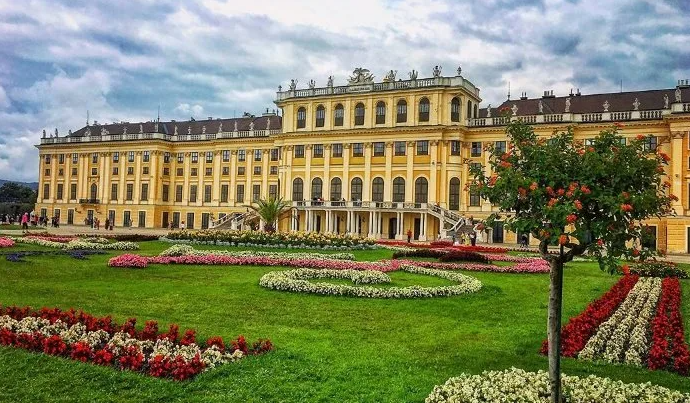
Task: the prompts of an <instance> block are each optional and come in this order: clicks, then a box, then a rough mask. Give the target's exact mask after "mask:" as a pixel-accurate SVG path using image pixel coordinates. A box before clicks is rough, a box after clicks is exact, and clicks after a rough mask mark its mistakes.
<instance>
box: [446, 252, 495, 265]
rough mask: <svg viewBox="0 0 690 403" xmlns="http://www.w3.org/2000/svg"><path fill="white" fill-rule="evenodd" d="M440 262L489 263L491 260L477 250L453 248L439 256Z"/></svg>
mask: <svg viewBox="0 0 690 403" xmlns="http://www.w3.org/2000/svg"><path fill="white" fill-rule="evenodd" d="M439 260H440V261H442V262H481V263H491V261H490V260H489V259H488V258H487V257H486V256H484V255H482V254H479V253H477V252H468V251H462V250H454V251H451V252H448V253H444V254H443V255H442V256H440V257H439Z"/></svg>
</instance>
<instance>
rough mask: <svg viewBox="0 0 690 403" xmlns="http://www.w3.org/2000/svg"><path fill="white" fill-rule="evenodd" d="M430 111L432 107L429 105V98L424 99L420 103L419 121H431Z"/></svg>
mask: <svg viewBox="0 0 690 403" xmlns="http://www.w3.org/2000/svg"><path fill="white" fill-rule="evenodd" d="M429 109H431V105H430V104H429V98H422V99H421V100H420V101H419V121H420V122H428V121H429Z"/></svg>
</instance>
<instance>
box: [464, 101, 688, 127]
mask: <svg viewBox="0 0 690 403" xmlns="http://www.w3.org/2000/svg"><path fill="white" fill-rule="evenodd" d="M671 106H672V108H670V109H656V110H648V111H621V112H593V113H553V114H539V115H522V116H517V117H515V116H513V117H510V118H508V117H506V116H496V117H487V118H475V119H468V120H467V125H468V126H470V127H484V126H503V125H506V124H508V123H509V122H511V121H515V120H517V119H521V120H522V121H523V122H525V123H528V124H539V123H579V122H580V123H593V122H621V121H634V120H652V119H663V117H664V116H666V115H670V114H671V113H686V112H690V104H680V103H677V104H672V105H671Z"/></svg>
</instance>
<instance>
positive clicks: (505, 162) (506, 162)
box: [499, 161, 513, 168]
mask: <svg viewBox="0 0 690 403" xmlns="http://www.w3.org/2000/svg"><path fill="white" fill-rule="evenodd" d="M499 166H500V167H501V168H510V167H512V166H513V164H511V163H510V162H508V161H501V163H500V164H499Z"/></svg>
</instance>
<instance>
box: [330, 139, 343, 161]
mask: <svg viewBox="0 0 690 403" xmlns="http://www.w3.org/2000/svg"><path fill="white" fill-rule="evenodd" d="M332 150H333V157H334V158H341V157H342V156H343V145H342V144H340V143H336V144H333V146H332Z"/></svg>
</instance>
